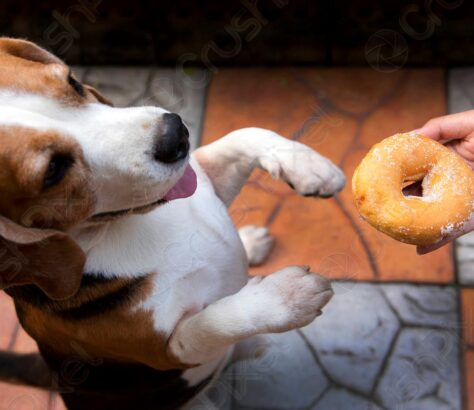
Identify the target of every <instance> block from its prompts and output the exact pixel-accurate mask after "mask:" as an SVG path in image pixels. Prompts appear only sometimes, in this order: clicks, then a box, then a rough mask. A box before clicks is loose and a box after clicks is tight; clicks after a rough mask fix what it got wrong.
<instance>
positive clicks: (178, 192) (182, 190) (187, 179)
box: [163, 165, 197, 201]
mask: <svg viewBox="0 0 474 410" xmlns="http://www.w3.org/2000/svg"><path fill="white" fill-rule="evenodd" d="M196 188H197V178H196V173H195V172H194V170H193V169H192V168H191V165H188V166H187V167H186V171H184V175H183V176H182V177H181V179H180V180H179V181H178V183H177V184H176V185H175V186H174V187H173V188H171V189H170V190H169V191H168V193H167V194H166V195H165V196H164V197H163V199H164V200H166V201H172V200H173V199H179V198H187V197H189V196H191V195H192V194H194V192H195V191H196Z"/></svg>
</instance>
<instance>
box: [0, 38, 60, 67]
mask: <svg viewBox="0 0 474 410" xmlns="http://www.w3.org/2000/svg"><path fill="white" fill-rule="evenodd" d="M0 53H6V54H9V55H11V56H14V57H18V58H23V59H25V60H29V61H36V62H38V63H43V64H63V62H62V61H61V60H60V59H59V58H58V57H56V56H55V55H54V54H51V53H50V52H49V51H46V50H45V49H44V48H41V47H39V46H37V45H36V44H34V43H32V42H30V41H26V40H19V39H16V38H7V37H2V38H0Z"/></svg>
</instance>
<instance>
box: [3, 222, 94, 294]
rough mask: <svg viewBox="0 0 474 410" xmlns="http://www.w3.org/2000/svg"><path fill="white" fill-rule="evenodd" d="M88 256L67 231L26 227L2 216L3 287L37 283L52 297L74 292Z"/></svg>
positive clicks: (79, 281)
mask: <svg viewBox="0 0 474 410" xmlns="http://www.w3.org/2000/svg"><path fill="white" fill-rule="evenodd" d="M85 260H86V257H85V255H84V253H83V252H82V250H81V248H80V247H79V245H77V244H76V243H75V242H74V241H73V240H72V239H71V238H70V237H69V236H68V235H66V234H65V233H63V232H60V231H56V230H51V229H35V228H25V227H23V226H21V225H18V224H16V223H15V222H13V221H11V220H9V219H7V218H5V217H3V216H0V289H5V288H9V287H12V286H18V285H29V284H33V285H36V286H38V287H39V288H40V289H41V290H43V291H44V292H45V293H46V295H47V296H48V297H50V298H51V299H56V300H57V299H65V298H68V297H71V296H73V295H74V294H75V293H76V292H77V290H78V289H79V286H80V284H81V279H82V272H83V269H84V264H85Z"/></svg>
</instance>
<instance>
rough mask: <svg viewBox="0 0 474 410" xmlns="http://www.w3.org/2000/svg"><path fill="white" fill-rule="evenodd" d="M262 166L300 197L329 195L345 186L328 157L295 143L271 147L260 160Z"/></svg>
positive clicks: (337, 169) (336, 168)
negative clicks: (272, 148)
mask: <svg viewBox="0 0 474 410" xmlns="http://www.w3.org/2000/svg"><path fill="white" fill-rule="evenodd" d="M262 162H263V165H264V167H265V169H267V170H268V172H269V173H270V174H271V175H272V176H273V177H274V178H280V179H282V180H284V181H285V182H286V183H287V184H288V185H290V186H291V187H292V188H293V189H294V190H295V191H296V192H298V193H299V194H300V195H303V196H319V197H321V198H329V197H331V196H333V195H334V194H336V193H337V192H339V191H341V190H342V188H344V185H345V177H344V173H343V172H342V171H341V170H340V169H339V168H338V167H337V166H336V165H334V164H333V163H332V162H331V161H330V160H329V159H327V158H325V157H323V156H322V155H319V154H318V153H317V152H316V151H314V150H312V149H311V148H309V147H307V146H306V145H303V144H300V143H298V142H293V141H291V142H289V143H288V144H285V145H284V146H281V147H278V148H275V149H274V150H272V151H271V152H269V153H268V155H266V156H265V158H264V159H263V160H262Z"/></svg>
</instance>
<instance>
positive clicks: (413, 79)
mask: <svg viewBox="0 0 474 410" xmlns="http://www.w3.org/2000/svg"><path fill="white" fill-rule="evenodd" d="M77 72H78V76H80V77H81V78H82V79H85V80H86V81H87V82H90V83H93V85H95V86H97V87H98V88H99V89H101V90H102V91H104V93H105V94H106V95H109V96H110V97H111V98H112V99H113V100H114V101H115V102H116V104H117V105H121V106H123V105H139V104H143V103H145V104H157V105H164V106H165V107H168V108H169V109H172V110H174V111H178V112H181V113H182V114H183V116H184V118H185V120H186V121H187V122H188V124H190V128H191V130H192V131H191V133H192V136H193V138H194V146H197V145H198V141H199V139H198V136H199V135H200V129H201V120H202V118H204V124H203V132H202V139H203V143H208V142H211V141H212V140H214V139H216V138H218V137H220V136H222V135H224V134H225V133H226V132H229V131H231V130H233V129H235V128H239V127H245V126H250V125H251V126H261V127H267V128H271V129H273V130H275V131H277V132H280V133H281V134H283V135H285V136H287V137H288V138H293V139H298V140H300V141H302V142H305V143H307V144H309V145H311V146H312V147H313V148H315V149H317V150H318V151H320V152H321V153H322V154H324V155H327V156H328V157H330V158H331V159H332V160H333V161H334V162H336V163H338V164H340V165H341V166H342V167H343V168H344V170H345V171H346V173H347V175H349V176H351V174H352V171H353V169H354V167H355V166H356V165H357V163H358V161H359V160H360V158H361V157H362V156H363V154H364V153H365V152H366V151H367V149H368V148H369V147H370V146H371V145H372V144H374V143H375V142H376V141H378V140H379V139H381V138H383V137H385V136H389V135H391V134H393V133H395V132H398V131H404V130H410V129H413V128H415V127H418V126H420V125H421V124H422V123H423V122H424V121H426V120H427V119H429V118H431V117H434V116H438V115H441V114H443V113H445V112H447V110H450V111H453V112H454V111H460V110H464V109H468V108H470V107H471V106H472V105H473V104H474V86H473V85H472V84H473V82H472V81H471V80H472V79H474V70H472V69H462V70H452V71H450V73H449V81H448V87H447V88H448V90H447V91H448V92H446V90H445V80H444V77H445V73H444V72H443V71H441V70H401V71H398V72H395V73H391V74H383V73H377V72H375V71H372V70H369V69H274V70H264V69H255V70H233V69H229V70H222V71H221V72H220V73H219V74H217V75H216V76H215V77H214V78H213V80H212V82H211V83H210V86H209V89H205V88H196V87H190V86H189V82H187V83H183V82H182V81H181V80H182V78H180V77H177V76H176V74H175V73H173V72H172V71H162V70H149V69H139V68H137V69H123V68H100V69H99V68H89V69H81V68H78V69H77ZM189 75H199V72H197V73H189ZM206 93H207V104H206V105H204V101H205V100H206ZM446 101H448V104H447V105H446ZM204 106H205V107H206V109H205V113H204V115H203V107H204ZM231 212H232V216H233V218H234V221H235V222H236V224H237V225H239V226H241V225H244V224H248V223H257V224H262V225H266V226H268V227H269V228H270V230H271V232H272V233H273V234H274V235H275V236H276V237H277V244H276V247H275V250H274V252H273V254H272V256H271V257H270V259H269V261H268V262H267V263H266V264H264V265H263V266H261V267H259V268H257V269H254V270H253V271H252V273H270V272H272V271H274V270H276V269H278V268H280V267H282V266H284V265H287V264H292V263H298V264H301V263H307V264H310V265H311V266H312V268H313V270H315V271H319V272H322V273H324V274H326V275H328V276H330V277H332V278H334V279H337V282H336V283H335V285H334V287H335V291H336V296H335V297H334V298H333V300H332V301H331V303H330V304H329V305H328V306H327V307H326V308H325V311H324V314H323V316H321V317H320V318H318V319H317V320H316V321H315V322H314V323H313V324H311V325H309V326H307V327H306V328H304V329H301V330H298V331H292V332H289V333H286V334H281V335H271V336H268V337H265V338H263V339H262V338H260V339H258V340H256V341H254V343H253V345H252V348H251V349H254V350H253V351H255V352H256V354H255V356H257V357H256V358H254V359H246V360H242V361H240V362H237V363H235V364H233V365H232V366H230V367H229V368H227V369H226V371H225V372H224V374H223V375H222V376H221V378H220V380H219V381H218V383H216V385H215V386H214V387H213V388H212V389H211V390H210V391H209V392H208V394H207V395H206V396H204V397H202V398H200V400H199V401H197V402H196V403H195V404H194V405H193V409H194V410H198V409H199V410H203V409H219V410H220V409H232V410H234V409H254V410H257V409H259V410H260V409H272V410H279V409H282V410H283V409H288V410H296V409H308V410H309V409H318V410H320V409H321V410H339V409H341V410H346V409H351V410H352V409H354V410H357V409H417V410H418V409H429V410H437V409H461V408H463V407H465V408H469V409H474V325H473V324H474V289H471V288H469V286H471V285H472V284H473V283H474V263H473V261H474V239H473V238H474V237H473V236H471V237H469V236H466V237H464V238H463V239H461V240H460V241H458V244H457V246H456V252H455V255H453V252H452V249H451V248H448V247H446V248H444V249H442V250H439V251H437V252H435V253H434V254H431V255H429V256H424V257H419V256H416V254H415V251H414V248H413V247H411V246H408V245H403V244H399V243H397V242H395V241H393V240H391V239H389V238H387V237H384V236H383V235H381V234H379V233H377V232H375V231H374V230H373V229H371V228H370V227H369V226H368V225H367V224H364V223H363V222H362V221H361V220H360V219H359V218H358V217H357V214H356V212H355V209H354V207H353V205H352V201H351V193H350V189H349V187H347V188H346V189H345V190H344V191H343V192H342V193H341V194H340V195H339V196H338V197H337V198H335V199H330V200H314V199H308V198H299V197H297V196H296V195H294V194H293V193H292V192H291V191H290V189H289V188H287V186H286V185H284V184H281V183H277V182H275V181H272V180H271V178H269V177H268V176H267V175H265V174H263V173H261V172H255V173H254V174H253V175H252V178H251V181H250V182H249V183H248V184H247V186H246V187H245V188H244V190H243V192H242V195H241V196H240V197H239V198H238V200H237V201H236V203H235V204H234V205H233V207H232V209H231ZM471 251H472V252H473V253H472V254H471ZM454 256H456V260H457V263H456V264H455V263H454V258H453V257H454ZM461 284H462V285H461ZM0 307H1V308H2V321H1V322H0V348H9V349H14V350H17V351H28V350H31V349H33V348H34V345H33V343H32V342H31V340H29V338H28V337H27V336H26V335H25V334H24V333H23V332H22V331H21V330H20V329H19V328H18V326H17V324H16V320H15V317H14V313H13V311H12V307H11V303H10V301H8V300H7V298H6V296H4V295H3V296H1V297H0ZM263 347H265V349H262V348H263ZM261 351H264V353H263V354H261V355H257V352H261ZM31 408H34V409H48V410H49V409H60V408H62V404H61V402H60V400H59V399H58V398H57V397H56V396H54V395H49V394H47V393H43V392H39V391H35V390H32V389H23V388H12V387H10V386H6V385H0V410H3V409H31Z"/></svg>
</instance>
